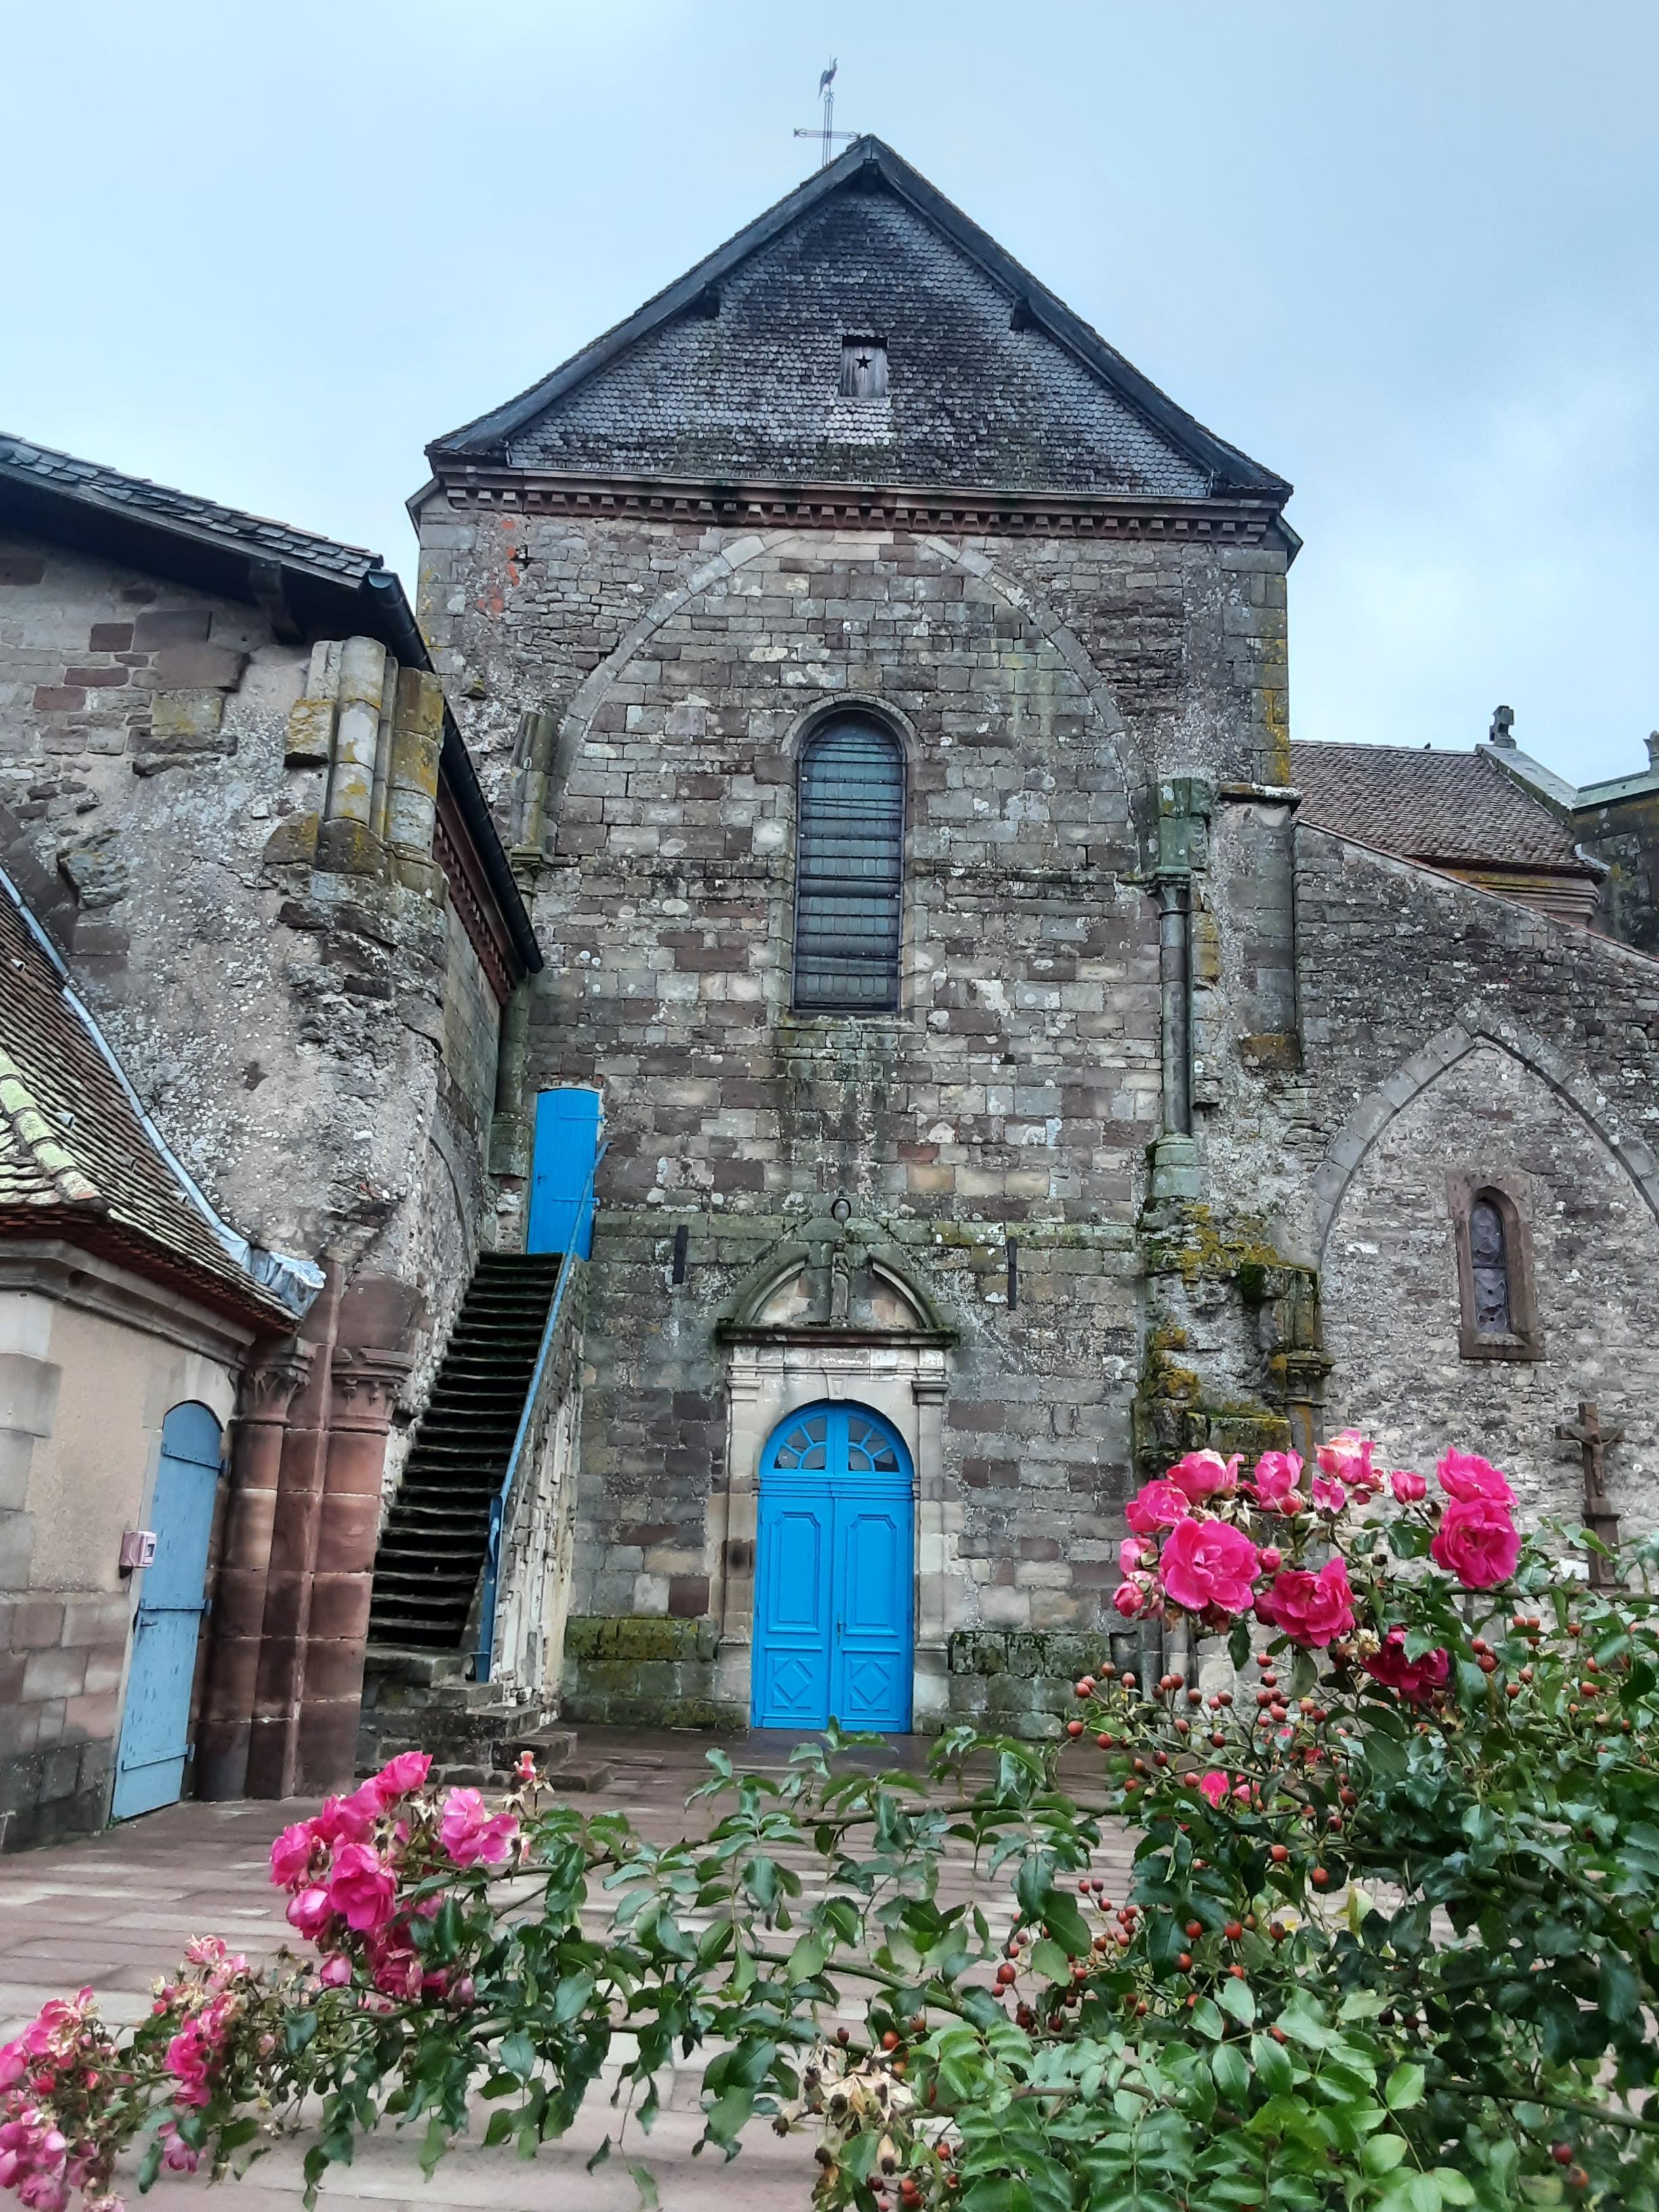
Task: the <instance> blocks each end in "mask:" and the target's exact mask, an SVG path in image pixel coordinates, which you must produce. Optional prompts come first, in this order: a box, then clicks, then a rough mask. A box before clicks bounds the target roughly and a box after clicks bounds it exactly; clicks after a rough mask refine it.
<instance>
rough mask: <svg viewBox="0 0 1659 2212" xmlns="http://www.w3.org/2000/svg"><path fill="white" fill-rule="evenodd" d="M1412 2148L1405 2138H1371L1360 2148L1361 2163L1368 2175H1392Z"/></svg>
mask: <svg viewBox="0 0 1659 2212" xmlns="http://www.w3.org/2000/svg"><path fill="white" fill-rule="evenodd" d="M1410 2148H1411V2145H1410V2144H1409V2143H1408V2142H1407V2141H1406V2138H1405V2136H1368V2137H1367V2138H1366V2140H1365V2141H1364V2142H1363V2143H1361V2144H1360V2146H1359V2163H1360V2166H1362V2167H1363V2169H1364V2172H1367V2173H1371V2174H1378V2173H1392V2172H1394V2170H1395V2166H1398V2165H1399V2163H1400V2161H1401V2159H1402V2158H1404V2156H1405V2155H1406V2153H1407V2151H1408V2150H1409V2149H1410Z"/></svg>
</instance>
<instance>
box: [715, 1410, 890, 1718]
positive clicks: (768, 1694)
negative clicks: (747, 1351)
mask: <svg viewBox="0 0 1659 2212" xmlns="http://www.w3.org/2000/svg"><path fill="white" fill-rule="evenodd" d="M914 1510H915V1509H914V1504H913V1500H912V1488H911V1479H910V1456H909V1454H908V1452H907V1451H906V1450H905V1449H904V1445H903V1443H902V1441H901V1440H900V1438H899V1437H898V1435H897V1433H896V1431H895V1430H893V1429H892V1428H890V1426H889V1425H888V1424H887V1423H886V1422H885V1421H884V1420H883V1419H881V1417H880V1415H879V1414H877V1413H870V1412H868V1411H867V1410H866V1408H865V1407H862V1406H832V1405H821V1406H808V1407H804V1408H803V1409H802V1411H801V1412H800V1413H794V1414H792V1415H791V1416H790V1418H789V1419H788V1420H787V1421H786V1422H784V1423H783V1425H781V1427H780V1428H779V1429H778V1430H777V1431H775V1434H774V1435H773V1437H772V1438H771V1441H770V1442H769V1443H768V1445H767V1447H766V1449H765V1451H764V1452H763V1454H762V1455H761V1468H760V1530H759V1545H758V1558H757V1587H756V1592H755V1649H754V1666H753V1677H752V1679H753V1693H752V1694H753V1712H754V1723H755V1726H756V1727H757V1728H799V1729H816V1728H823V1727H824V1726H825V1725H826V1724H827V1723H828V1722H829V1718H830V1717H831V1716H832V1715H833V1716H834V1717H835V1718H836V1720H838V1721H839V1722H840V1723H841V1724H842V1727H843V1728H849V1729H879V1730H886V1731H888V1732H893V1731H896V1730H902V1729H908V1727H909V1725H910V1676H911V1667H912V1633H911V1600H912V1593H913V1589H914V1576H913V1570H912V1564H911V1563H912V1557H913V1551H914V1544H913V1538H912V1533H911V1532H912V1526H913V1514H914Z"/></svg>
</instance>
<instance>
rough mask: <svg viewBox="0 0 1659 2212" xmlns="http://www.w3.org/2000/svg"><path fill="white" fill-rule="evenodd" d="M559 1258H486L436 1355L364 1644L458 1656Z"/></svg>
mask: <svg viewBox="0 0 1659 2212" xmlns="http://www.w3.org/2000/svg"><path fill="white" fill-rule="evenodd" d="M559 1267H560V1261H559V1257H558V1255H557V1254H544V1253H534V1254H529V1255H524V1254H517V1253H512V1254H509V1253H486V1254H484V1255H483V1257H482V1258H481V1259H480V1260H479V1261H478V1264H477V1267H476V1268H475V1270H474V1271H473V1276H472V1280H471V1283H469V1284H468V1285H467V1291H466V1297H465V1300H464V1301H463V1303H462V1306H461V1310H460V1313H459V1316H457V1318H456V1322H455V1326H454V1328H453V1330H452V1332H451V1334H450V1339H449V1342H448V1345H447V1346H446V1348H445V1352H444V1357H443V1364H442V1365H441V1367H440V1368H439V1370H438V1375H437V1380H436V1381H435V1383H434V1384H433V1386H432V1396H431V1398H430V1400H429V1401H428V1405H427V1409H426V1412H425V1413H424V1414H423V1415H422V1420H421V1425H420V1427H419V1429H418V1430H417V1431H416V1436H415V1442H414V1444H413V1447H412V1448H411V1449H410V1455H409V1458H408V1460H407V1462H405V1464H404V1474H403V1480H402V1481H401V1483H400V1484H399V1485H398V1495H397V1497H396V1498H394V1499H393V1501H392V1511H391V1513H390V1514H389V1516H387V1519H386V1527H385V1528H384V1529H383V1530H382V1531H381V1534H380V1549H379V1551H378V1552H377V1553H376V1554H375V1559H374V1595H373V1598H372V1601H371V1603H370V1606H369V1615H368V1634H369V1641H370V1644H371V1645H373V1644H387V1645H390V1646H392V1647H393V1648H394V1649H396V1650H405V1651H408V1650H414V1651H437V1652H459V1650H461V1649H462V1647H463V1646H464V1644H465V1641H466V1636H467V1627H468V1623H469V1620H471V1617H472V1613H473V1605H474V1600H475V1598H476V1596H477V1590H478V1578H479V1576H480V1573H481V1572H482V1571H483V1563H484V1554H485V1551H486V1549H487V1547H488V1544H489V1506H490V1501H491V1499H492V1498H494V1497H495V1495H496V1493H497V1492H498V1491H499V1490H500V1488H501V1478H502V1476H503V1475H504V1474H506V1472H507V1460H508V1458H509V1457H510V1456H511V1454H512V1450H513V1437H515V1436H516V1435H517V1433H518V1427H519V1420H520V1415H521V1414H522V1413H523V1412H524V1403H525V1397H526V1393H527V1392H528V1390H529V1389H530V1382H531V1377H532V1375H533V1373H534V1372H535V1366H536V1354H537V1352H538V1349H539V1347H540V1345H541V1340H542V1332H543V1330H544V1328H545V1326H546V1323H547V1315H548V1308H549V1306H550V1304H551V1303H552V1298H553V1288H554V1285H555V1284H556V1282H557V1280H558V1275H559Z"/></svg>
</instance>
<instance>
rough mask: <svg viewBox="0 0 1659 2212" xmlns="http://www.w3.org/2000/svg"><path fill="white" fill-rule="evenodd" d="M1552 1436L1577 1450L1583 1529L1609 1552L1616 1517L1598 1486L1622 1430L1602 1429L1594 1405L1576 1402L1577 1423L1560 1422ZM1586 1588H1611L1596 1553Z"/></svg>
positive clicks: (1609, 1570) (1608, 1572)
mask: <svg viewBox="0 0 1659 2212" xmlns="http://www.w3.org/2000/svg"><path fill="white" fill-rule="evenodd" d="M1555 1433H1556V1435H1557V1436H1558V1437H1560V1438H1561V1440H1562V1442H1563V1443H1574V1444H1577V1447H1578V1452H1579V1457H1580V1458H1581V1460H1582V1461H1583V1468H1584V1526H1585V1528H1588V1529H1589V1532H1590V1534H1591V1535H1592V1536H1595V1537H1597V1538H1598V1539H1599V1540H1600V1541H1601V1542H1602V1543H1604V1544H1606V1545H1607V1547H1609V1549H1611V1548H1612V1547H1614V1546H1616V1545H1617V1543H1618V1541H1619V1516H1618V1515H1617V1514H1616V1513H1615V1512H1614V1511H1613V1501H1612V1499H1611V1498H1609V1497H1608V1496H1607V1491H1606V1489H1605V1488H1604V1487H1603V1485H1602V1479H1601V1478H1602V1474H1603V1472H1604V1470H1605V1465H1606V1455H1607V1447H1608V1445H1609V1444H1616V1443H1622V1442H1623V1440H1624V1434H1625V1432H1624V1431H1623V1430H1622V1429H1604V1428H1603V1427H1602V1426H1601V1414H1600V1413H1599V1412H1598V1411H1597V1409H1596V1406H1595V1401H1594V1400H1593V1399H1589V1398H1581V1399H1580V1400H1579V1401H1578V1419H1577V1420H1576V1421H1560V1422H1558V1423H1557V1425H1556V1431H1555ZM1589 1579H1590V1586H1591V1588H1592V1589H1610V1588H1611V1587H1612V1584H1613V1570H1612V1568H1611V1567H1610V1566H1609V1565H1608V1564H1607V1561H1606V1560H1605V1559H1603V1558H1602V1557H1601V1553H1599V1552H1592V1553H1590V1554H1589Z"/></svg>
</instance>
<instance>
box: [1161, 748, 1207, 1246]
mask: <svg viewBox="0 0 1659 2212" xmlns="http://www.w3.org/2000/svg"><path fill="white" fill-rule="evenodd" d="M1210 797H1211V793H1210V787H1209V785H1208V784H1207V783H1206V782H1204V781H1202V779H1201V778H1200V777H1197V776H1186V775H1181V776H1171V777H1170V778H1168V779H1167V780H1166V781H1164V782H1163V783H1161V784H1160V785H1159V787H1158V861H1157V865H1156V866H1155V867H1154V868H1153V871H1152V891H1153V895H1154V896H1155V897H1156V898H1157V900H1158V986H1159V996H1160V1000H1161V1012H1162V1022H1161V1028H1162V1031H1163V1038H1164V1056H1163V1059H1164V1065H1163V1074H1164V1115H1163V1120H1164V1127H1163V1132H1162V1134H1161V1135H1160V1136H1159V1137H1158V1141H1157V1143H1156V1144H1155V1145H1154V1146H1153V1147H1152V1200H1153V1202H1154V1203H1156V1202H1157V1201H1158V1200H1161V1199H1196V1198H1201V1197H1202V1196H1203V1193H1204V1183H1203V1176H1202V1175H1201V1173H1200V1168H1199V1159H1198V1144H1197V1140H1196V1139H1194V1135H1193V1018H1192V930H1193V869H1194V866H1201V865H1202V863H1203V860H1204V857H1205V840H1206V836H1207V834H1208V833H1207V817H1208V814H1209V807H1210Z"/></svg>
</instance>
